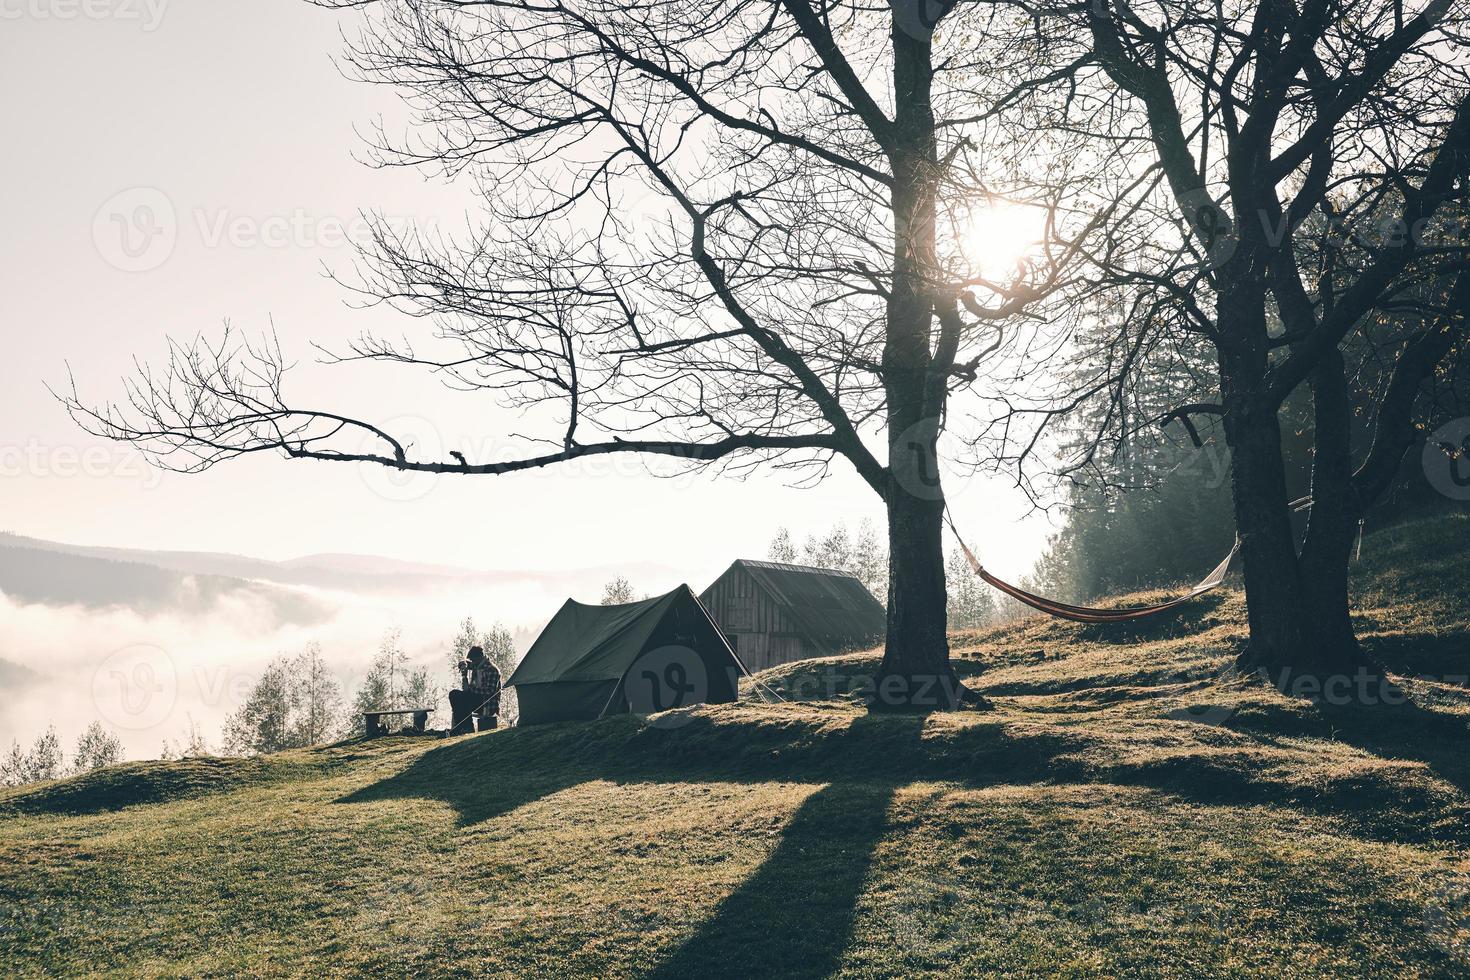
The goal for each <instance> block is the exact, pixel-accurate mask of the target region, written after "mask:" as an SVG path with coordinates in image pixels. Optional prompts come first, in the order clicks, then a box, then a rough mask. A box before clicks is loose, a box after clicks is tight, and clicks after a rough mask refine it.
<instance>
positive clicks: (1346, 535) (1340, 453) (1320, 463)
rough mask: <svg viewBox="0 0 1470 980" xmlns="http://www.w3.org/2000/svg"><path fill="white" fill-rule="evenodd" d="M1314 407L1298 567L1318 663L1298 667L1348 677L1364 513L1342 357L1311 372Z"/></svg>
mask: <svg viewBox="0 0 1470 980" xmlns="http://www.w3.org/2000/svg"><path fill="white" fill-rule="evenodd" d="M1312 404H1313V417H1314V428H1315V432H1314V455H1313V458H1312V510H1311V515H1310V517H1309V518H1308V522H1307V536H1306V541H1305V542H1304V543H1303V545H1302V554H1301V563H1300V567H1301V575H1302V587H1303V589H1304V591H1305V593H1306V609H1305V610H1304V613H1305V615H1306V617H1307V618H1308V620H1309V625H1308V630H1309V631H1310V635H1311V636H1312V638H1313V639H1314V641H1315V650H1314V651H1313V653H1314V655H1315V662H1313V663H1298V664H1296V666H1297V667H1298V668H1299V669H1311V670H1314V671H1317V672H1326V673H1331V674H1346V673H1352V672H1353V671H1355V670H1356V669H1357V668H1358V667H1359V666H1360V665H1361V663H1362V659H1361V652H1360V650H1359V647H1358V641H1357V637H1356V636H1355V635H1354V633H1353V623H1352V617H1351V614H1350V612H1349V600H1348V562H1349V559H1350V558H1351V553H1352V547H1353V538H1354V534H1355V532H1356V530H1357V527H1358V520H1359V518H1360V517H1361V516H1362V507H1361V504H1360V502H1359V500H1358V492H1357V488H1356V486H1355V485H1354V482H1353V461H1352V404H1351V399H1350V397H1349V395H1348V388H1347V378H1346V376H1345V374H1344V366H1343V357H1342V352H1341V351H1339V350H1336V349H1334V350H1332V351H1330V352H1329V353H1327V354H1326V355H1324V356H1323V358H1322V361H1321V363H1319V364H1318V365H1317V367H1316V368H1315V369H1314V370H1313V372H1312Z"/></svg>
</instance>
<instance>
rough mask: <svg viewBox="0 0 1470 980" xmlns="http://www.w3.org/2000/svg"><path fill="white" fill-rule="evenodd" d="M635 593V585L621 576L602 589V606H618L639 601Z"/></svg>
mask: <svg viewBox="0 0 1470 980" xmlns="http://www.w3.org/2000/svg"><path fill="white" fill-rule="evenodd" d="M637 598H638V597H637V596H636V595H635V594H634V593H633V583H632V582H629V581H628V580H627V579H626V578H625V577H623V576H622V575H619V576H618V577H617V578H615V579H613V580H612V581H611V582H608V583H607V584H606V585H604V586H603V587H602V604H603V605H604V606H618V605H622V604H623V603H625V602H633V601H635V600H637Z"/></svg>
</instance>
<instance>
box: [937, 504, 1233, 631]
mask: <svg viewBox="0 0 1470 980" xmlns="http://www.w3.org/2000/svg"><path fill="white" fill-rule="evenodd" d="M944 522H945V523H946V524H948V525H949V529H950V531H952V532H953V533H954V536H955V540H956V541H958V542H959V543H960V550H962V551H963V552H964V553H965V559H966V560H967V561H969V563H970V567H971V568H972V569H974V571H975V574H976V575H977V576H979V577H980V579H981V580H982V581H984V582H987V583H989V584H990V585H993V586H995V587H996V588H997V589H999V590H1000V591H1002V592H1004V593H1005V594H1006V595H1008V596H1010V597H1011V598H1012V599H1015V600H1016V601H1018V602H1024V603H1025V604H1026V605H1028V606H1030V607H1031V608H1032V609H1039V610H1041V611H1042V612H1044V613H1046V614H1047V615H1049V616H1056V617H1057V618H1059V619H1070V620H1072V621H1073V622H1077V623H1123V622H1127V621H1128V620H1131V619H1143V618H1144V617H1145V616H1155V615H1158V614H1159V613H1162V612H1168V611H1169V610H1170V609H1175V608H1177V607H1179V606H1182V605H1184V604H1185V603H1186V602H1189V601H1190V600H1191V599H1196V598H1198V597H1200V596H1202V595H1204V594H1205V593H1206V592H1209V591H1210V590H1212V589H1215V588H1218V587H1219V585H1220V583H1221V582H1224V581H1225V575H1226V573H1227V572H1229V571H1230V563H1231V562H1232V561H1234V560H1235V555H1236V553H1237V552H1239V551H1240V538H1239V537H1236V539H1235V544H1234V546H1233V547H1231V549H1230V554H1228V555H1226V556H1225V560H1224V561H1222V562H1220V564H1218V565H1216V566H1215V570H1214V571H1212V572H1210V574H1208V575H1206V576H1205V577H1204V578H1203V579H1201V580H1200V583H1199V584H1198V585H1196V586H1195V587H1194V588H1192V589H1190V590H1189V591H1188V592H1186V593H1185V594H1184V595H1181V596H1178V597H1177V598H1174V599H1169V600H1168V601H1166V602H1156V603H1154V604H1152V605H1148V606H1125V607H1123V608H1121V609H1101V608H1098V607H1097V606H1074V605H1072V604H1071V603H1068V602H1058V601H1057V600H1055V599H1048V598H1046V597H1045V596H1039V595H1037V594H1036V593H1034V592H1027V591H1026V590H1025V589H1023V588H1021V587H1020V586H1016V585H1012V584H1011V583H1009V582H1006V581H1004V580H1002V579H998V578H996V577H995V576H994V575H991V574H990V573H989V572H987V571H986V570H985V568H984V566H982V565H981V564H980V559H978V558H976V557H975V553H974V552H973V551H971V550H970V546H969V545H967V544H965V539H964V538H962V537H960V532H959V529H957V528H956V527H955V526H954V521H952V520H950V517H949V508H948V507H946V508H945V510H944Z"/></svg>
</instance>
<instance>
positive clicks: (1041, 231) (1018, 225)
mask: <svg viewBox="0 0 1470 980" xmlns="http://www.w3.org/2000/svg"><path fill="white" fill-rule="evenodd" d="M1045 234H1046V212H1045V211H1044V210H1042V209H1041V208H1035V207H1027V206H1026V205H1023V204H996V205H992V206H990V207H985V208H979V209H977V210H975V211H973V212H971V214H970V220H969V224H968V226H967V227H966V228H965V230H964V234H963V240H962V241H961V243H960V246H961V248H963V249H964V253H965V257H966V258H967V259H968V260H969V262H970V264H971V266H972V267H973V268H974V271H975V272H976V273H977V274H979V275H981V276H984V277H985V278H987V279H999V280H1005V279H1010V278H1011V277H1012V276H1013V275H1014V273H1015V271H1016V263H1017V262H1018V261H1020V260H1021V259H1022V258H1024V257H1025V256H1026V255H1027V253H1029V252H1032V251H1033V250H1034V249H1035V248H1036V246H1037V245H1039V244H1040V243H1041V241H1042V240H1043V238H1044V237H1045Z"/></svg>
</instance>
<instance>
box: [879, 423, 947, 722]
mask: <svg viewBox="0 0 1470 980" xmlns="http://www.w3.org/2000/svg"><path fill="white" fill-rule="evenodd" d="M916 441H917V442H922V441H923V440H922V439H921V440H916ZM931 445H932V443H931ZM911 448H917V447H911ZM928 461H929V462H930V463H932V461H933V456H932V455H930V456H929V459H928ZM910 465H912V464H910ZM907 483H908V480H907V479H905V480H903V481H902V482H900V481H899V480H895V481H894V485H893V486H892V488H891V489H890V490H889V493H888V555H889V559H888V640H887V643H886V645H885V646H884V649H883V664H882V666H881V667H880V668H879V671H878V676H877V678H875V689H874V692H873V698H872V701H871V705H872V707H873V708H875V709H880V710H881V709H898V710H905V709H907V710H916V711H934V710H948V709H952V708H955V707H958V706H959V702H960V700H961V695H962V694H963V693H964V692H963V690H962V689H961V687H960V685H959V681H958V678H957V677H956V676H955V673H954V670H953V668H952V667H951V666H950V663H949V635H948V621H947V609H946V600H945V587H944V537H943V514H944V498H943V497H942V496H941V495H940V494H939V485H938V480H937V474H935V477H934V482H933V484H932V486H933V489H934V492H933V493H923V492H920V493H915V492H913V489H912V485H911V484H910V485H905V484H907Z"/></svg>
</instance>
